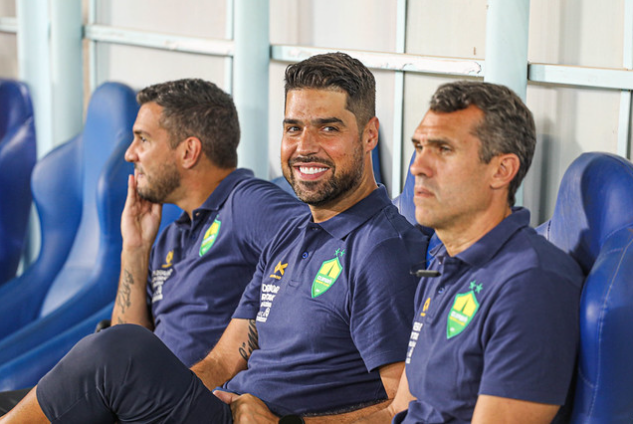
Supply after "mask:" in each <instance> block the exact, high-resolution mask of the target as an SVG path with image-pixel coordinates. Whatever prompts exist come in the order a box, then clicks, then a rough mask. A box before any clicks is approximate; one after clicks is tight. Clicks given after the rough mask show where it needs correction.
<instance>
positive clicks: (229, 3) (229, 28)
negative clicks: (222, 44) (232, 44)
mask: <svg viewBox="0 0 633 424" xmlns="http://www.w3.org/2000/svg"><path fill="white" fill-rule="evenodd" d="M234 10H235V2H234V1H233V0H226V30H225V32H224V36H225V37H226V39H227V40H233V39H234V36H235V35H234V31H233V27H234V21H235V17H234V15H233V11H234ZM224 60H225V62H224V91H226V92H227V93H229V94H231V93H233V57H231V56H228V57H226V59H224Z"/></svg>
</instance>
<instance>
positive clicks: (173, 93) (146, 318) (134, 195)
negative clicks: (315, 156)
mask: <svg viewBox="0 0 633 424" xmlns="http://www.w3.org/2000/svg"><path fill="white" fill-rule="evenodd" d="M137 100H138V102H139V104H140V105H141V108H140V110H139V112H138V116H137V119H136V122H135V123H134V128H133V132H134V140H133V141H132V144H131V145H130V147H129V148H128V150H127V152H126V153H125V159H126V160H127V161H129V162H132V163H133V164H134V168H135V174H134V175H133V176H130V178H129V183H128V197H127V201H126V204H125V208H124V210H123V214H122V219H121V232H122V235H123V250H122V254H121V279H120V282H119V289H118V293H117V297H116V302H115V306H114V311H113V313H112V324H113V325H116V324H122V323H133V324H139V325H142V326H143V327H146V328H148V329H150V330H152V331H154V333H155V334H156V335H157V336H158V338H160V339H161V340H162V342H163V343H165V344H166V345H167V347H169V348H170V349H171V350H172V352H174V354H175V355H176V356H177V357H178V358H179V359H180V360H181V361H182V362H183V363H184V364H185V365H187V366H191V365H193V364H195V363H196V362H198V361H200V360H201V359H202V358H204V357H205V356H206V355H207V353H209V351H210V350H211V349H212V348H213V346H215V344H216V343H217V341H218V340H219V339H220V337H221V336H222V333H223V332H224V329H225V328H226V326H227V325H228V323H229V321H230V320H231V315H232V314H233V311H234V310H235V307H236V306H237V304H238V303H239V300H240V297H241V296H242V292H243V291H244V288H245V287H246V285H247V284H248V282H249V281H250V279H251V278H252V276H253V273H254V272H255V267H256V265H257V262H258V260H259V255H260V254H261V252H262V250H263V248H264V246H265V245H266V244H267V243H268V241H270V239H271V238H272V237H273V236H274V235H276V234H277V232H279V231H280V229H281V228H282V227H283V226H284V224H285V222H286V221H287V220H288V219H289V218H290V217H292V216H296V215H298V214H307V213H308V209H307V208H305V206H304V205H303V204H302V203H301V202H299V201H297V200H296V199H294V198H293V197H292V196H290V195H288V194H287V193H284V192H283V191H282V190H280V189H279V188H278V187H276V186H275V185H274V184H272V183H270V182H268V181H263V180H260V179H257V178H254V177H253V173H252V172H251V171H249V170H246V169H237V168H236V167H237V146H238V144H239V141H240V125H239V121H238V116H237V110H236V108H235V105H234V103H233V99H232V98H231V96H229V95H228V94H227V93H225V92H224V91H222V90H221V89H220V88H218V87H217V86H216V85H215V84H213V83H211V82H208V81H204V80H201V79H183V80H178V81H169V82H165V83H160V84H155V85H152V86H149V87H147V88H145V89H143V90H141V91H140V92H139V93H138V95H137ZM163 203H173V204H175V205H177V206H179V207H180V208H181V209H183V210H184V213H183V214H182V216H181V217H180V218H178V219H177V220H176V221H175V222H174V223H173V224H171V225H169V226H168V227H167V228H166V229H165V231H164V232H163V233H162V234H161V235H160V237H159V238H158V240H157V241H156V243H155V245H154V247H152V244H153V243H154V240H155V238H156V233H157V231H158V227H159V224H160V218H161V213H160V212H161V204H163Z"/></svg>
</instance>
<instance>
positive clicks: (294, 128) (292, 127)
mask: <svg viewBox="0 0 633 424" xmlns="http://www.w3.org/2000/svg"><path fill="white" fill-rule="evenodd" d="M299 131H301V128H300V127H299V126H298V125H295V124H287V125H284V132H286V133H289V134H292V133H297V132H299Z"/></svg>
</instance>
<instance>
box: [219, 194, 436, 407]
mask: <svg viewBox="0 0 633 424" xmlns="http://www.w3.org/2000/svg"><path fill="white" fill-rule="evenodd" d="M295 222H296V224H295V225H288V226H287V227H286V228H285V230H284V232H283V233H281V234H279V236H278V237H276V238H275V239H274V241H273V242H271V244H270V245H268V247H267V248H266V249H265V250H264V252H263V253H262V258H261V260H260V262H259V264H258V266H257V271H256V273H255V275H254V277H253V281H252V282H251V283H250V285H249V286H248V288H247V289H246V291H245V292H244V296H243V297H242V300H241V301H240V305H239V307H238V308H237V309H236V311H235V314H234V315H233V317H234V318H242V319H256V322H257V331H258V334H259V347H260V348H259V349H257V350H255V351H254V352H253V354H252V356H251V357H250V359H249V361H248V369H247V370H245V371H242V372H240V373H238V374H237V375H236V376H235V378H233V379H232V380H231V381H229V382H228V383H227V384H226V385H225V387H226V389H227V390H230V391H233V392H236V393H251V394H253V395H255V396H257V397H258V398H260V399H262V400H263V401H264V402H266V403H267V405H268V406H269V407H270V408H271V410H272V411H273V412H276V413H278V414H285V413H289V412H293V413H297V414H304V413H336V412H340V411H342V410H344V409H346V408H352V407H358V406H361V405H367V404H369V403H374V402H376V401H377V400H381V399H385V398H386V393H385V391H384V388H383V385H382V382H381V380H380V375H379V371H378V368H379V367H381V366H383V365H386V364H390V363H393V362H400V361H404V359H405V355H406V344H407V339H408V336H409V329H410V323H411V319H412V317H413V296H414V293H415V288H416V285H417V278H415V277H413V276H412V275H411V274H410V269H411V267H412V265H413V264H416V263H419V262H421V261H423V260H424V255H425V252H426V241H427V240H426V237H425V236H424V235H423V234H422V233H421V232H420V231H419V230H417V229H415V228H414V227H412V226H411V224H409V223H408V222H407V220H406V219H405V218H404V217H402V216H401V215H400V214H399V213H398V210H397V209H396V207H395V206H393V205H392V203H391V201H390V199H389V198H388V196H387V193H386V191H385V189H384V187H380V188H378V189H376V190H374V191H373V192H372V193H371V194H370V195H369V196H368V197H366V198H365V199H363V200H361V201H360V202H359V203H357V204H356V205H354V206H353V207H351V208H350V209H348V210H346V211H344V212H342V213H340V214H338V215H336V216H334V217H333V218H331V219H329V220H327V221H325V222H322V223H319V224H316V223H314V222H312V219H311V218H308V219H306V218H302V219H297V220H296V221H295Z"/></svg>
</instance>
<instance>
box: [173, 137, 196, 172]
mask: <svg viewBox="0 0 633 424" xmlns="http://www.w3.org/2000/svg"><path fill="white" fill-rule="evenodd" d="M177 149H179V158H180V160H181V163H182V166H183V168H186V169H190V168H193V167H194V166H195V165H196V164H197V163H198V161H199V160H200V155H201V154H202V142H201V141H200V139H199V138H198V137H187V138H186V139H184V140H183V141H182V142H181V143H180V144H179V145H178V147H177Z"/></svg>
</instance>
